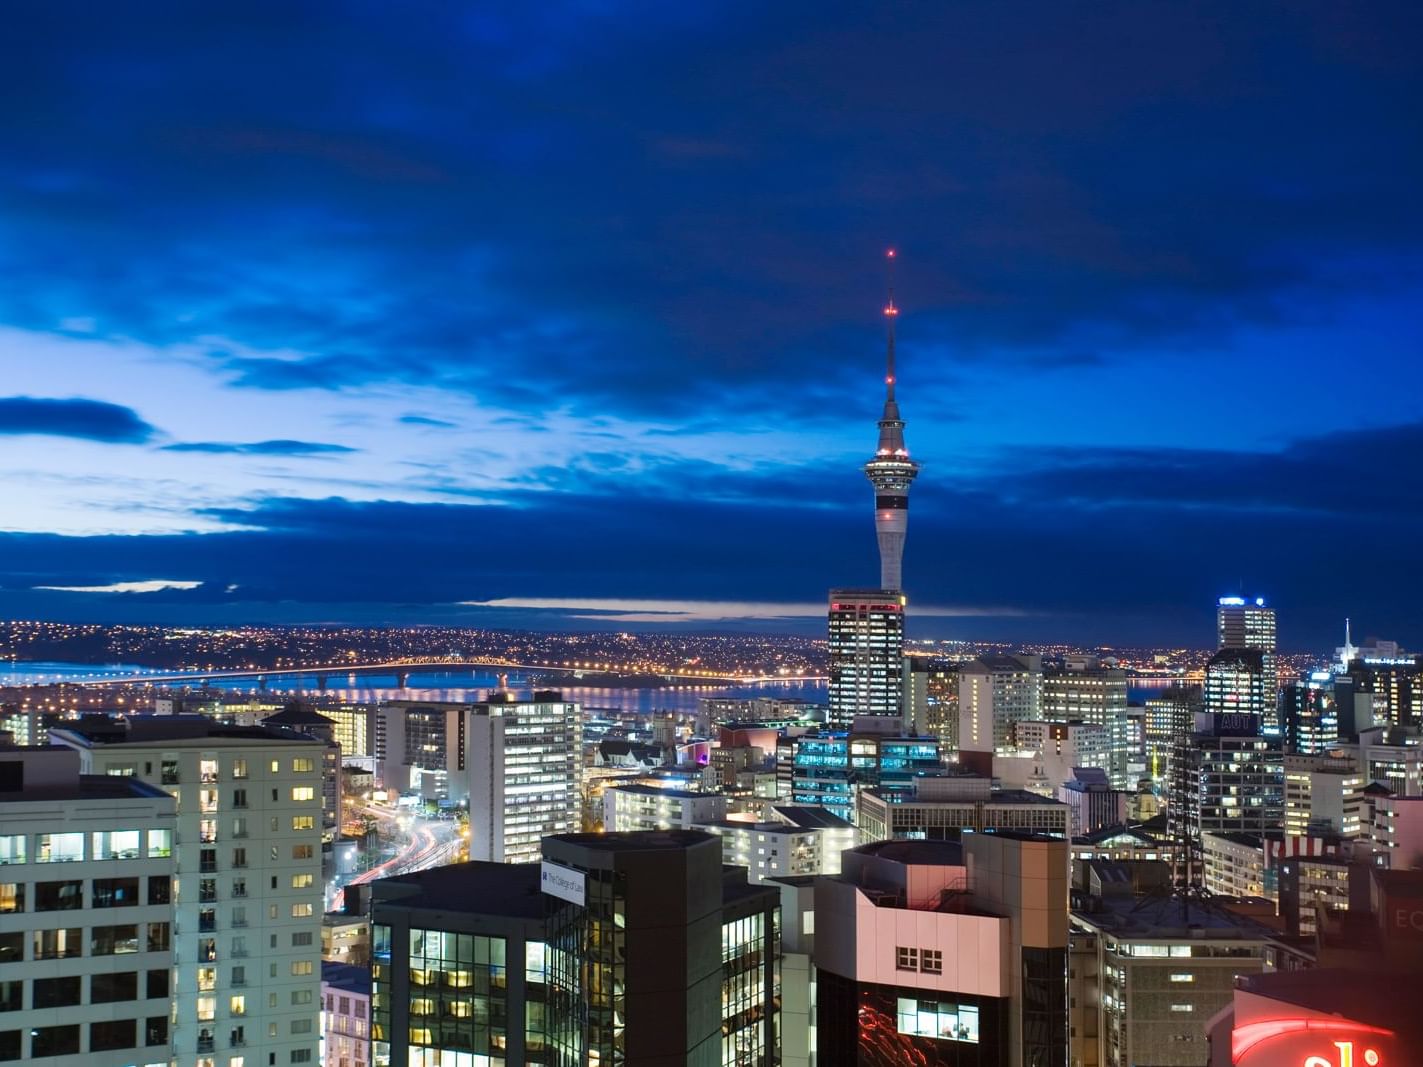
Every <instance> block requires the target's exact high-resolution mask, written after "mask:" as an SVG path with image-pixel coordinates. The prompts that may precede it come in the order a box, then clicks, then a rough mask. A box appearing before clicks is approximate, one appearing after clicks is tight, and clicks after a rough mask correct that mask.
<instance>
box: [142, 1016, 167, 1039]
mask: <svg viewBox="0 0 1423 1067" xmlns="http://www.w3.org/2000/svg"><path fill="white" fill-rule="evenodd" d="M143 1043H144V1044H145V1045H166V1044H168V1016H166V1015H155V1016H153V1017H152V1018H150V1019H149V1020H148V1021H147V1022H146V1023H145V1024H144V1027H143Z"/></svg>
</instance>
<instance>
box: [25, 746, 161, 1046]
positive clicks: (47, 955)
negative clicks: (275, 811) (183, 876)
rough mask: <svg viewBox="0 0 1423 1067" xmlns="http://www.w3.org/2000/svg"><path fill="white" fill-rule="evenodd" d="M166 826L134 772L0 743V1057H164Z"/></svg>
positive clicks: (156, 798) (60, 751) (64, 752)
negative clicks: (88, 771)
mask: <svg viewBox="0 0 1423 1067" xmlns="http://www.w3.org/2000/svg"><path fill="white" fill-rule="evenodd" d="M175 825H176V818H175V806H174V801H173V798H172V797H171V796H170V795H169V794H167V793H165V792H163V791H161V790H159V789H156V788H154V787H152V786H149V785H147V784H145V783H143V782H141V781H139V780H137V779H136V778H132V777H117V776H116V777H109V776H90V775H81V774H80V761H79V757H78V754H77V753H75V752H74V751H72V750H69V749H66V748H52V749H15V748H9V749H5V748H0V1060H9V1061H25V1062H32V1061H38V1062H43V1063H45V1064H53V1065H54V1067H80V1065H81V1064H82V1065H87V1067H110V1065H112V1067H126V1065H129V1064H143V1065H145V1067H159V1065H163V1067H166V1065H167V1064H168V1063H169V1060H170V1058H171V1057H172V1055H173V1033H172V1031H171V1028H170V1023H171V1015H170V1013H171V1005H172V997H173V996H174V995H175V992H176V991H175V990H174V989H173V988H172V976H173V964H174V962H175V957H174V952H173V932H172V925H173V876H174V871H175V869H176V866H175V860H174V852H173V846H174V837H175Z"/></svg>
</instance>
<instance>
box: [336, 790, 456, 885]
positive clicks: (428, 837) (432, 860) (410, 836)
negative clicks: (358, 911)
mask: <svg viewBox="0 0 1423 1067" xmlns="http://www.w3.org/2000/svg"><path fill="white" fill-rule="evenodd" d="M354 807H355V810H356V811H359V812H361V813H363V814H365V815H369V816H370V817H371V818H373V819H375V820H377V821H378V822H380V823H382V824H384V825H383V827H382V834H386V835H388V834H390V833H391V831H392V830H394V831H395V833H396V834H398V835H399V836H400V837H401V838H402V842H401V846H400V850H399V851H398V852H397V853H396V854H395V855H394V856H392V857H391V858H390V859H388V860H385V861H384V862H382V863H379V864H377V865H376V866H374V867H372V868H371V869H370V870H368V871H362V872H361V873H360V874H358V875H356V876H355V877H354V878H352V879H351V880H350V881H349V882H347V883H346V884H347V885H363V884H364V883H366V882H374V881H376V880H377V879H379V878H389V877H390V876H391V875H393V874H409V873H410V872H411V871H423V870H428V869H429V868H431V867H442V866H444V865H445V864H447V863H453V862H454V861H455V860H456V859H458V858H459V852H460V846H461V844H462V842H461V840H460V834H459V824H458V823H456V822H453V821H450V820H445V819H427V818H424V817H423V816H419V815H414V814H411V813H410V812H408V811H392V810H391V809H390V808H383V807H375V806H367V805H359V804H358V805H355V806H354ZM344 897H345V890H344V889H343V890H338V891H337V893H336V897H335V902H334V904H333V907H334V908H335V909H336V910H340V908H341V905H342V902H343V900H344Z"/></svg>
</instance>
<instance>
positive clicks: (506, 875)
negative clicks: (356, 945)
mask: <svg viewBox="0 0 1423 1067" xmlns="http://www.w3.org/2000/svg"><path fill="white" fill-rule="evenodd" d="M371 884H372V887H373V889H374V897H375V904H376V906H377V907H380V906H384V905H391V906H394V907H398V908H412V909H423V910H430V911H452V912H457V913H459V914H465V915H498V916H501V917H504V918H518V919H542V918H543V914H544V898H543V892H542V890H540V888H539V865H538V864H537V863H489V862H486V861H484V860H472V861H470V862H468V863H453V864H450V865H449V866H447V867H431V868H430V869H429V870H424V871H413V872H411V873H410V874H400V875H396V876H395V877H393V878H382V879H381V880H379V881H377V882H373V883H371Z"/></svg>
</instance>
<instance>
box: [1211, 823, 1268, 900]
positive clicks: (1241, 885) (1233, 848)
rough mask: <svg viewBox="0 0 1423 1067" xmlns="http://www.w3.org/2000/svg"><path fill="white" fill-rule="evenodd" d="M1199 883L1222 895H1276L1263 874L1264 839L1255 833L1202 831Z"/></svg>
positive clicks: (1265, 866) (1264, 873) (1264, 865)
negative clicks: (1201, 870) (1202, 870)
mask: <svg viewBox="0 0 1423 1067" xmlns="http://www.w3.org/2000/svg"><path fill="white" fill-rule="evenodd" d="M1201 865H1202V867H1203V868H1204V874H1203V876H1202V881H1201V884H1202V886H1204V887H1205V889H1206V891H1207V892H1210V893H1214V894H1216V895H1217V896H1222V897H1267V898H1269V899H1271V900H1273V899H1275V897H1276V896H1277V895H1278V890H1277V888H1276V886H1275V885H1274V882H1273V880H1272V879H1267V877H1266V868H1267V866H1268V865H1267V863H1266V858H1265V840H1264V838H1262V837H1260V836H1259V835H1257V834H1242V833H1233V832H1231V831H1228V830H1218V831H1214V832H1206V833H1203V834H1201Z"/></svg>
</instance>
